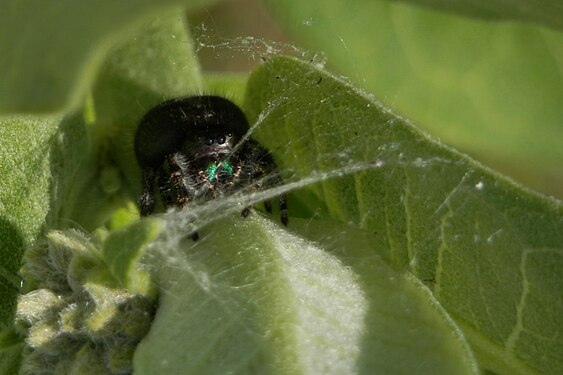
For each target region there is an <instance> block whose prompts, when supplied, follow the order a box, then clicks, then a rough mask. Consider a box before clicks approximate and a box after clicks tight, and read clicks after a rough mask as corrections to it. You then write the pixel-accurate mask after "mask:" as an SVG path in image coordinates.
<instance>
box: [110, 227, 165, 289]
mask: <svg viewBox="0 0 563 375" xmlns="http://www.w3.org/2000/svg"><path fill="white" fill-rule="evenodd" d="M161 227H162V223H161V221H160V220H158V219H145V220H142V221H137V222H135V223H132V224H131V225H129V226H127V227H125V228H122V229H118V230H115V231H113V232H111V233H110V234H109V236H108V237H107V238H106V239H105V241H104V246H103V253H104V259H105V261H106V263H107V264H108V267H109V268H110V270H111V272H112V274H113V276H114V277H115V278H116V279H117V280H118V281H119V283H120V285H121V287H122V288H124V289H127V290H128V291H130V292H131V293H136V294H142V295H152V292H151V291H150V289H151V285H150V282H151V280H150V275H149V273H148V271H146V270H145V269H143V267H142V265H141V264H140V261H141V259H142V258H143V256H144V255H145V253H146V250H147V246H146V244H148V243H150V242H152V241H154V240H155V239H156V237H157V236H158V234H159V232H160V230H161Z"/></svg>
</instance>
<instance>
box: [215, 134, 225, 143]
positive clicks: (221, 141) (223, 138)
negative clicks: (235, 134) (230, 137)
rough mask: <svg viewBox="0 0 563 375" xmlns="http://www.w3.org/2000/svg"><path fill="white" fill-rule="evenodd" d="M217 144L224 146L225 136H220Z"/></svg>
mask: <svg viewBox="0 0 563 375" xmlns="http://www.w3.org/2000/svg"><path fill="white" fill-rule="evenodd" d="M217 143H218V144H220V145H222V144H223V143H225V136H224V135H220V136H219V137H218V138H217Z"/></svg>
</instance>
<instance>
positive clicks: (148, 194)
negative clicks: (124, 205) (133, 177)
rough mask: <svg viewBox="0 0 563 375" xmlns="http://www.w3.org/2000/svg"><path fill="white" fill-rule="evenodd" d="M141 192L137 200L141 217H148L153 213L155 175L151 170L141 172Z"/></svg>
mask: <svg viewBox="0 0 563 375" xmlns="http://www.w3.org/2000/svg"><path fill="white" fill-rule="evenodd" d="M141 179H142V184H143V191H142V192H141V195H140V196H139V199H138V204H139V211H140V213H141V216H148V215H150V214H152V212H153V211H154V188H155V180H156V174H155V173H154V170H153V169H152V168H148V169H144V170H143V171H142V177H141Z"/></svg>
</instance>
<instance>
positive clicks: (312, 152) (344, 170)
mask: <svg viewBox="0 0 563 375" xmlns="http://www.w3.org/2000/svg"><path fill="white" fill-rule="evenodd" d="M247 94H248V95H247V104H246V108H247V110H248V113H249V114H250V115H251V116H250V117H251V119H252V120H255V119H256V118H258V116H259V114H262V117H261V120H260V126H259V128H258V129H257V131H256V133H255V136H256V137H257V139H259V140H260V141H261V142H262V143H263V144H264V145H265V146H267V147H268V148H269V149H270V150H271V152H272V153H273V155H274V156H275V158H276V160H277V162H278V164H279V165H281V168H282V170H285V174H286V180H287V181H294V182H295V184H296V185H297V186H300V185H303V183H301V184H300V181H303V179H305V178H308V179H312V181H313V182H314V181H315V180H316V181H319V183H318V184H315V185H313V186H311V187H310V188H308V190H309V191H310V192H312V193H313V194H314V195H316V196H317V198H318V201H321V202H323V203H324V204H325V205H326V207H325V210H326V211H327V212H328V216H329V217H331V218H334V219H337V220H340V221H342V222H345V223H354V224H355V225H358V226H359V227H361V228H364V229H365V230H367V231H369V232H370V233H373V235H374V240H373V242H372V243H371V246H372V247H373V249H374V251H375V252H376V253H377V254H380V255H382V256H383V257H384V258H385V259H387V260H388V261H389V262H390V263H391V264H393V265H394V266H395V267H399V268H401V269H407V270H409V271H410V272H412V273H413V274H414V275H416V276H417V277H418V278H419V279H420V280H423V281H426V283H427V284H428V285H429V286H430V287H431V288H432V289H433V292H434V295H435V296H436V298H437V300H438V301H439V302H440V303H441V304H442V306H443V307H444V308H445V309H446V310H447V311H448V313H450V314H451V315H452V316H453V317H454V318H455V319H456V320H457V322H458V323H460V324H462V326H463V327H464V328H466V329H465V330H464V332H465V333H466V335H467V336H468V337H469V338H470V340H471V342H472V344H473V345H474V348H475V350H476V351H477V352H478V353H481V354H483V355H482V356H481V357H480V359H481V360H482V361H483V362H482V363H483V365H485V366H487V367H489V368H492V369H494V370H495V371H497V372H499V373H524V372H527V371H533V370H535V371H537V372H541V373H557V372H561V371H563V360H562V357H561V355H560V354H561V352H563V314H562V313H561V312H562V311H563V295H562V294H561V290H562V286H563V278H562V274H561V272H559V271H558V270H560V269H562V267H563V249H562V247H561V245H562V244H563V206H562V205H561V202H560V201H557V200H555V199H548V198H545V197H543V196H539V195H537V194H535V193H533V192H530V191H527V190H525V189H524V188H522V187H520V186H517V185H516V184H514V183H513V182H511V181H509V180H507V179H506V178H504V177H502V176H500V175H498V174H496V173H494V172H492V171H490V170H488V169H486V168H484V167H483V166H481V165H479V164H477V163H476V162H474V161H473V160H471V159H469V158H468V157H466V156H464V155H462V154H459V153H458V152H456V151H454V150H452V149H449V148H447V147H445V146H443V145H441V144H439V143H438V142H436V141H433V140H431V139H429V138H428V137H427V136H426V135H424V134H422V133H421V132H420V131H419V130H417V129H416V128H414V127H413V126H412V125H411V124H410V123H409V122H407V121H405V120H404V119H402V118H401V117H398V116H396V115H394V114H393V113H391V112H389V111H388V110H387V109H386V108H384V107H382V106H381V104H379V103H378V102H377V101H376V100H374V99H373V98H372V97H370V96H368V95H366V94H365V93H362V92H360V91H358V90H356V89H354V88H352V87H351V86H349V85H347V84H345V83H343V82H342V81H340V80H339V79H337V78H335V77H334V76H331V75H329V74H327V73H326V72H325V71H323V70H321V69H318V68H317V67H316V66H313V65H311V64H308V63H304V62H301V61H298V60H294V59H289V58H276V59H273V60H271V61H270V62H269V63H267V64H265V65H263V66H262V67H261V68H260V69H258V70H257V71H255V72H254V73H253V74H252V75H251V77H250V79H249V82H248V85H247ZM265 108H267V110H264V109H265ZM265 113H267V115H265V116H264V114H265ZM330 177H335V178H330ZM295 196H296V197H299V192H296V193H295ZM317 217H323V211H319V212H317ZM492 348H494V350H495V352H496V353H497V354H498V355H497V356H493V357H494V358H490V356H488V355H484V354H485V353H487V352H489V351H490V349H492ZM539 353H541V355H540V354H539ZM532 369H533V370H532Z"/></svg>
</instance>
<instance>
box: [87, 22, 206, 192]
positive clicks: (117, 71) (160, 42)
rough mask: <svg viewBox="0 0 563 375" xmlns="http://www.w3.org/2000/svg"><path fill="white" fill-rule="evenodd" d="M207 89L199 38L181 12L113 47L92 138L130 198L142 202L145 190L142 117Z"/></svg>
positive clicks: (98, 92)
mask: <svg viewBox="0 0 563 375" xmlns="http://www.w3.org/2000/svg"><path fill="white" fill-rule="evenodd" d="M201 90H202V78H201V73H200V69H199V63H198V61H197V59H196V55H195V53H194V49H193V41H192V39H191V36H190V34H189V32H188V28H187V25H186V23H185V20H184V19H183V18H182V17H179V16H178V14H172V15H169V16H166V17H164V16H162V17H159V18H157V19H155V20H152V21H151V22H149V23H147V24H144V25H143V26H142V27H139V28H138V29H137V30H136V31H135V32H131V33H129V34H128V38H126V39H124V40H123V42H122V43H121V44H119V45H118V46H116V48H115V49H114V50H113V51H112V55H111V57H110V58H109V59H108V60H107V61H106V62H105V63H104V65H103V66H102V68H101V69H100V76H99V78H98V80H97V81H96V84H95V86H94V88H93V94H92V107H93V111H94V121H93V124H92V137H93V143H94V145H96V146H97V147H99V148H100V149H101V150H103V151H104V152H105V155H104V157H105V159H106V160H107V162H108V164H110V166H112V167H114V168H116V169H117V170H118V171H119V176H120V178H121V180H120V188H121V189H123V190H122V192H123V193H124V194H126V195H127V196H128V197H129V198H131V199H134V200H136V199H137V197H138V196H139V194H140V189H141V176H140V170H139V167H138V164H137V161H136V159H135V153H134V150H133V141H134V139H135V132H136V130H137V126H138V125H139V121H140V120H141V118H142V116H143V115H144V114H145V113H146V112H147V111H148V110H149V109H150V108H152V107H154V106H155V105H157V104H160V103H161V102H163V101H164V100H166V99H171V98H174V97H181V96H187V95H193V94H194V93H197V92H201Z"/></svg>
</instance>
